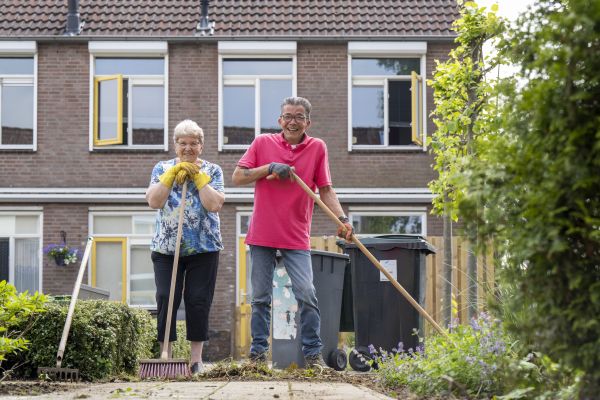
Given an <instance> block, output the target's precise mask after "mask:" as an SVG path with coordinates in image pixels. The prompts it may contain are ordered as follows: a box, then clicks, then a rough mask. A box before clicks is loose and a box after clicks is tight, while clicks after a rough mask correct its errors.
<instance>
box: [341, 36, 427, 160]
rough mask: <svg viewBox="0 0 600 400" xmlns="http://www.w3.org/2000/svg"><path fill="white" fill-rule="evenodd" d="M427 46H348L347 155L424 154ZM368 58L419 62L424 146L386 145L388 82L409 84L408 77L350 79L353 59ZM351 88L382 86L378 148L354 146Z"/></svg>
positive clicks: (411, 44)
mask: <svg viewBox="0 0 600 400" xmlns="http://www.w3.org/2000/svg"><path fill="white" fill-rule="evenodd" d="M426 53H427V42H348V152H352V151H353V150H362V151H364V150H367V151H368V150H374V151H405V150H407V151H423V152H424V151H426V150H427V145H426V143H427V124H428V121H429V116H428V114H427V59H426ZM360 56H368V57H370V58H371V57H372V58H419V69H420V71H419V75H420V76H421V77H422V78H423V79H422V83H421V84H422V93H423V95H422V96H421V97H422V98H421V102H422V119H423V127H422V129H423V145H422V146H418V145H402V146H390V145H389V110H388V108H389V89H388V84H389V81H390V80H393V81H408V80H410V78H411V77H410V76H409V75H396V76H384V75H381V76H378V75H356V76H353V75H352V58H353V57H360ZM354 86H382V88H383V124H384V128H383V131H384V140H383V144H380V145H365V144H362V145H361V144H359V145H356V144H353V135H352V88H353V87H354Z"/></svg>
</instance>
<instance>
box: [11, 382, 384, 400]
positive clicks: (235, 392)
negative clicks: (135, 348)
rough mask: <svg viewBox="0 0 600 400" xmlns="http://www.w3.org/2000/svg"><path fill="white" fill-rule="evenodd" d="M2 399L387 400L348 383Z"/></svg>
mask: <svg viewBox="0 0 600 400" xmlns="http://www.w3.org/2000/svg"><path fill="white" fill-rule="evenodd" d="M1 398H2V399H3V400H5V399H11V400H12V399H14V400H23V399H36V400H41V399H48V400H58V399H61V400H62V399H65V400H66V399H89V400H95V399H180V400H183V399H206V400H225V399H227V400H230V399H232V400H233V399H243V400H265V399H281V400H312V399H326V400H348V399H357V400H359V399H360V400H383V399H386V400H389V399H392V398H391V397H388V396H384V395H382V394H380V393H377V392H375V391H373V390H371V389H368V388H366V387H363V386H356V385H352V384H350V383H329V382H294V381H264V382H257V381H251V382H248V381H244V382H239V381H236V382H216V381H205V382H124V383H104V384H90V385H89V386H87V387H83V388H79V389H77V390H74V391H70V392H55V393H51V394H44V395H39V396H3V397H1Z"/></svg>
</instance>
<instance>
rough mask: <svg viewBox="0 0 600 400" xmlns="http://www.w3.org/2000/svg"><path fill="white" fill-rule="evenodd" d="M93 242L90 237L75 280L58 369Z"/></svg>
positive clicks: (60, 347) (61, 341)
mask: <svg viewBox="0 0 600 400" xmlns="http://www.w3.org/2000/svg"><path fill="white" fill-rule="evenodd" d="M93 241H94V240H93V239H92V238H91V237H89V238H88V240H87V244H86V245H85V251H84V252H83V258H82V259H81V265H80V266H79V273H78V274H77V280H75V286H74V287H73V294H71V302H70V303H69V311H68V312H67V320H66V321H65V326H64V328H63V333H62V337H61V338H60V344H59V345H58V352H57V353H56V368H60V366H61V364H62V360H63V354H64V353H65V347H67V338H68V337H69V330H70V329H71V321H72V320H73V312H74V311H75V303H77V296H79V288H80V287H81V281H82V279H83V273H84V272H85V267H86V266H87V262H88V259H89V258H90V252H91V250H92V242H93Z"/></svg>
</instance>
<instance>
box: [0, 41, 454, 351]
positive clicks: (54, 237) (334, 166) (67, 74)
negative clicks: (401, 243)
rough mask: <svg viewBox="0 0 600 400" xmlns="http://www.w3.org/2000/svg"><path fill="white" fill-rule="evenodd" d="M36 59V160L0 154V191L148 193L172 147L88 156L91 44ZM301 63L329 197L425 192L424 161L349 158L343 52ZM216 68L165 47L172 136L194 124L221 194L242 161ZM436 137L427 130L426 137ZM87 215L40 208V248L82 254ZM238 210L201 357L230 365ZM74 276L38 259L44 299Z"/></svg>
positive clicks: (206, 47)
mask: <svg viewBox="0 0 600 400" xmlns="http://www.w3.org/2000/svg"><path fill="white" fill-rule="evenodd" d="M450 47H451V45H450V44H430V45H429V53H428V57H427V78H431V76H432V70H433V68H434V59H436V58H437V59H443V58H444V57H446V55H447V52H448V50H449V49H450ZM38 54H39V58H38V74H39V75H38V139H37V140H38V151H37V152H35V153H34V152H31V151H0V154H1V157H2V161H3V163H2V164H3V174H2V176H0V187H146V186H147V184H148V180H149V177H150V172H151V170H152V167H153V166H154V164H155V163H156V162H157V161H159V160H164V159H168V158H172V157H174V149H173V146H172V145H171V144H170V143H169V144H170V146H169V147H170V151H169V152H168V153H165V152H164V151H123V150H120V151H119V150H112V151H111V150H103V151H95V152H89V151H88V148H89V136H90V133H89V85H90V82H89V62H90V56H89V52H88V48H87V43H81V44H74V43H70V44H66V43H39V44H38ZM297 54H298V58H297V59H298V95H300V96H304V97H307V98H308V99H309V100H310V101H311V102H312V104H313V107H314V108H313V113H312V119H313V125H312V127H311V129H310V133H311V135H313V136H316V137H320V138H322V139H324V140H325V141H326V143H327V145H328V149H329V157H330V164H331V172H332V177H333V182H334V186H335V187H424V186H425V185H426V183H427V182H428V181H429V180H431V179H432V178H433V177H434V176H435V175H434V172H433V171H432V169H431V168H430V165H431V163H432V157H431V156H430V155H429V154H425V153H423V152H420V151H414V152H365V151H363V152H352V153H348V151H347V136H348V134H347V129H348V126H347V115H348V83H347V82H348V81H347V72H348V71H347V65H348V63H347V51H346V45H345V44H343V43H339V44H337V43H336V44H322V43H321V44H317V43H299V44H298V53H297ZM217 62H218V56H217V46H216V44H214V43H213V44H210V43H203V44H181V43H179V44H174V43H172V44H170V45H169V132H170V133H169V135H171V134H172V131H173V128H174V127H175V125H176V124H177V123H178V122H179V121H180V120H182V119H185V118H191V119H193V120H195V121H197V122H198V123H199V125H200V126H202V127H203V128H204V133H205V147H204V153H203V155H202V157H203V158H206V159H207V160H209V161H212V162H216V163H217V164H219V165H221V167H222V168H223V171H224V178H225V184H226V186H231V174H232V173H233V170H234V168H235V165H236V163H237V161H238V160H239V158H240V157H241V156H242V154H243V151H226V152H221V153H218V152H217V126H218V125H217V124H218V121H217V116H218V95H217V93H218V82H217V71H218V65H217ZM427 96H428V110H427V111H428V112H431V110H432V107H433V99H432V93H431V90H428V92H427ZM433 129H434V127H433V123H432V122H431V121H428V130H429V132H430V133H431V132H432V131H433ZM23 205H25V204H23ZM33 205H37V204H33ZM92 205H93V204H83V203H82V204H79V203H77V204H44V228H43V235H44V240H43V242H44V243H43V245H44V246H45V245H47V244H49V243H57V242H60V233H59V232H60V231H61V230H64V231H66V232H67V235H68V237H67V239H68V244H69V245H75V246H79V247H83V245H84V244H85V240H86V237H87V235H88V226H87V225H88V207H89V206H92ZM130 205H131V204H128V206H130ZM238 205H240V204H231V203H228V204H226V205H225V207H224V208H223V210H222V211H221V213H220V215H221V224H222V225H221V228H222V235H223V240H224V244H225V250H223V252H222V253H221V259H220V265H219V272H218V278H217V286H216V289H215V298H214V302H213V307H212V311H211V316H210V324H211V331H213V332H214V335H213V337H214V339H213V343H212V344H209V345H208V347H207V355H208V356H209V357H210V358H212V359H215V358H219V357H224V356H227V355H229V354H230V349H231V348H232V347H231V341H232V338H233V332H234V323H235V321H234V315H235V295H236V293H235V290H236V288H235V279H236V226H235V221H236V220H235V208H236V206H238ZM246 205H250V204H246ZM382 205H385V204H382ZM346 206H347V205H346ZM345 208H346V211H348V210H347V207H345ZM315 210H316V211H315V217H314V222H313V229H312V231H313V233H312V234H313V235H323V234H324V235H331V234H333V233H334V232H335V227H334V226H333V225H332V223H331V222H330V221H329V220H328V218H327V216H326V215H325V214H324V213H323V212H322V211H320V210H318V209H317V207H316V208H315ZM428 234H429V235H441V221H440V220H439V219H438V218H436V217H432V216H428ZM77 267H78V265H70V266H66V267H57V266H55V265H53V264H51V263H50V262H49V261H48V260H46V259H44V264H43V289H44V292H45V293H48V294H59V293H70V292H71V290H72V285H73V283H74V281H75V277H76V275H77ZM84 282H87V275H86V276H85V277H84ZM227 343H229V345H228V344H227Z"/></svg>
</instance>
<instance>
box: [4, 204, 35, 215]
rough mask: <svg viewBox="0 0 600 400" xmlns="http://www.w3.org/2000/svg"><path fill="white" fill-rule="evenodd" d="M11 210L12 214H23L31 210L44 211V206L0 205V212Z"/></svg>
mask: <svg viewBox="0 0 600 400" xmlns="http://www.w3.org/2000/svg"><path fill="white" fill-rule="evenodd" d="M8 211H11V214H12V215H24V214H30V213H31V212H32V211H44V207H35V206H23V207H16V206H0V213H2V212H8Z"/></svg>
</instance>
